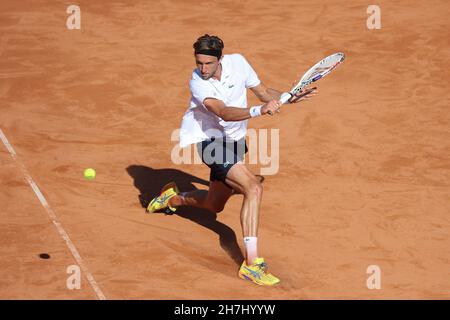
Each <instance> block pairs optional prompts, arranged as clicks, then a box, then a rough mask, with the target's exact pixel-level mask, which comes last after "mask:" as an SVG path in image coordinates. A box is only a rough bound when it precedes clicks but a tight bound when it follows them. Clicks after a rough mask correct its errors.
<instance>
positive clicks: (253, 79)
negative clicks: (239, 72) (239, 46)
mask: <svg viewBox="0 0 450 320" xmlns="http://www.w3.org/2000/svg"><path fill="white" fill-rule="evenodd" d="M241 58H242V63H243V64H244V70H245V73H246V75H247V77H246V80H245V87H246V88H247V89H248V88H253V87H256V86H257V85H259V84H260V83H261V80H259V78H258V75H257V74H256V72H255V70H253V68H252V66H251V65H250V63H248V61H247V60H246V59H245V58H244V56H242V55H241Z"/></svg>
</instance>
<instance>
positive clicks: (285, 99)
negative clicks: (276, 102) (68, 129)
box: [280, 92, 292, 104]
mask: <svg viewBox="0 0 450 320" xmlns="http://www.w3.org/2000/svg"><path fill="white" fill-rule="evenodd" d="M291 97H292V93H290V92H283V93H282V94H281V97H280V101H281V103H282V104H285V103H286V102H288V100H289V99H290V98H291Z"/></svg>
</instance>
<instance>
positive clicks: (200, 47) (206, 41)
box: [193, 34, 224, 58]
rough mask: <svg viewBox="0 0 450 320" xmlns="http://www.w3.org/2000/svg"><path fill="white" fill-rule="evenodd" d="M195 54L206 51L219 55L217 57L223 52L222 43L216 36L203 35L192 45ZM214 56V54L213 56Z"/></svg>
mask: <svg viewBox="0 0 450 320" xmlns="http://www.w3.org/2000/svg"><path fill="white" fill-rule="evenodd" d="M193 47H194V50H195V53H201V52H206V51H212V52H217V54H219V53H220V55H219V57H218V58H220V56H221V55H222V50H223V47H224V45H223V41H222V39H220V38H219V37H217V36H210V35H209V34H205V35H203V36H201V37H200V38H198V39H197V41H196V42H195V43H194V45H193ZM214 55H216V54H214Z"/></svg>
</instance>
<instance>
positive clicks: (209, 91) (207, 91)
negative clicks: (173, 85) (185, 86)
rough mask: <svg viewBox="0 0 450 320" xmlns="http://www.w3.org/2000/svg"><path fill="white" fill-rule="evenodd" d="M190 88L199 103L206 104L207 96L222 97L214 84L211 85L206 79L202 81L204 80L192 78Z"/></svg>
mask: <svg viewBox="0 0 450 320" xmlns="http://www.w3.org/2000/svg"><path fill="white" fill-rule="evenodd" d="M189 88H190V90H191V94H192V97H193V98H194V99H195V100H196V102H197V104H199V105H202V106H205V105H204V104H203V102H204V101H205V99H206V98H214V99H220V98H219V97H218V95H217V93H216V92H215V91H214V89H213V88H212V86H210V85H209V83H207V82H206V81H205V83H202V81H198V80H195V79H192V80H191V81H190V82H189Z"/></svg>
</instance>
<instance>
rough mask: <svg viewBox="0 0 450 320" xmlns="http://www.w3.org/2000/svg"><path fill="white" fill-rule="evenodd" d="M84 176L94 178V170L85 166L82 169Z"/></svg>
mask: <svg viewBox="0 0 450 320" xmlns="http://www.w3.org/2000/svg"><path fill="white" fill-rule="evenodd" d="M84 177H85V178H86V179H87V180H94V179H95V170H94V169H92V168H87V169H86V170H84Z"/></svg>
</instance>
